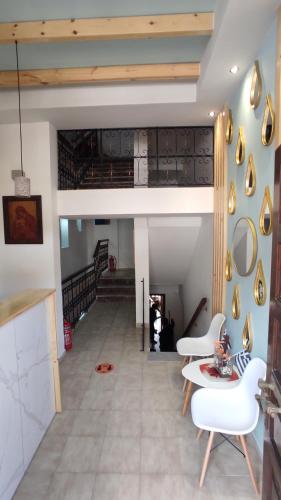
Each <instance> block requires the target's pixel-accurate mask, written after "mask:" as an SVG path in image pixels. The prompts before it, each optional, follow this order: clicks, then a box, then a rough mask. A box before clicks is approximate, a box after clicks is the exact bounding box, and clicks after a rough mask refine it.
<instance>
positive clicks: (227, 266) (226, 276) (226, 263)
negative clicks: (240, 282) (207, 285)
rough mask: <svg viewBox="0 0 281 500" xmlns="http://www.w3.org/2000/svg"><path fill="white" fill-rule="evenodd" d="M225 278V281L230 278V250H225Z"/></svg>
mask: <svg viewBox="0 0 281 500" xmlns="http://www.w3.org/2000/svg"><path fill="white" fill-rule="evenodd" d="M225 279H226V281H231V280H232V259H231V252H230V250H227V252H226V262H225Z"/></svg>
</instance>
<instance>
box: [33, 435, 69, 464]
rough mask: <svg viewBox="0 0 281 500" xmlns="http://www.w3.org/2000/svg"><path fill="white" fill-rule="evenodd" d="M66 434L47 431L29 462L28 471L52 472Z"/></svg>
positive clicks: (60, 453)
mask: <svg viewBox="0 0 281 500" xmlns="http://www.w3.org/2000/svg"><path fill="white" fill-rule="evenodd" d="M66 441H67V436H61V435H55V434H50V433H47V434H46V437H45V438H44V439H43V441H42V443H41V445H40V446H39V448H38V450H37V452H36V453H35V455H34V457H33V460H32V462H31V464H30V467H29V470H30V471H32V472H33V471H49V472H54V471H55V470H56V468H57V466H58V464H59V462H60V459H61V456H62V453H63V450H64V447H65V445H66Z"/></svg>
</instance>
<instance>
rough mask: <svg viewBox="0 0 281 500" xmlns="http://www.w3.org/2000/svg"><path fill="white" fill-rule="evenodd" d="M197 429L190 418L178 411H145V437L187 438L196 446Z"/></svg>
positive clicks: (143, 433) (143, 415) (143, 430)
mask: <svg viewBox="0 0 281 500" xmlns="http://www.w3.org/2000/svg"><path fill="white" fill-rule="evenodd" d="M196 433H197V429H196V427H195V426H194V425H193V423H192V420H191V418H190V417H189V416H186V417H182V416H181V414H180V413H179V412H178V411H143V412H142V436H143V437H155V438H156V437H185V438H186V439H188V440H189V441H191V442H192V444H193V445H195V446H196V442H195V437H196Z"/></svg>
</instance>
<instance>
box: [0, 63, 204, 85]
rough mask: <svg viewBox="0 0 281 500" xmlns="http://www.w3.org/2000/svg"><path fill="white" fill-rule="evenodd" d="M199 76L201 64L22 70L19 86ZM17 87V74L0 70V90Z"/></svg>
mask: <svg viewBox="0 0 281 500" xmlns="http://www.w3.org/2000/svg"><path fill="white" fill-rule="evenodd" d="M199 76H200V64H199V63H176V64H136V65H127V66H94V67H88V68H60V69H31V70H27V71H25V70H21V71H20V85H21V87H43V86H61V85H79V84H80V85H83V84H87V83H89V84H90V83H91V84H94V83H114V82H132V81H136V82H137V81H157V82H159V81H167V80H193V81H196V80H198V78H199ZM16 86H17V73H16V71H0V88H12V87H16Z"/></svg>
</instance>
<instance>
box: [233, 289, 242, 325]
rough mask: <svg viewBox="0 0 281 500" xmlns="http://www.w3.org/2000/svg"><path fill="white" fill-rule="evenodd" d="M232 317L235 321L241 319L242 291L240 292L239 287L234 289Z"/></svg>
mask: <svg viewBox="0 0 281 500" xmlns="http://www.w3.org/2000/svg"><path fill="white" fill-rule="evenodd" d="M232 317H233V319H239V318H240V290H239V285H235V286H234V288H233V296H232Z"/></svg>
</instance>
